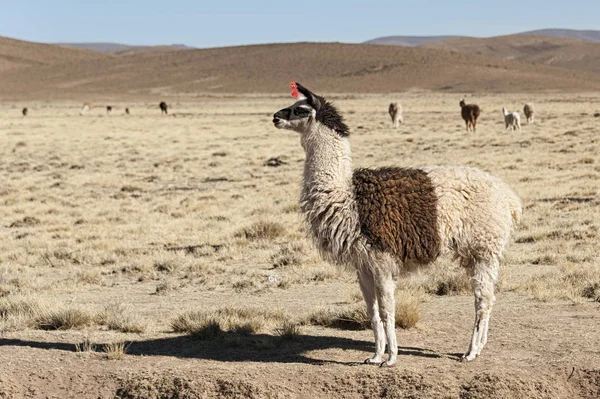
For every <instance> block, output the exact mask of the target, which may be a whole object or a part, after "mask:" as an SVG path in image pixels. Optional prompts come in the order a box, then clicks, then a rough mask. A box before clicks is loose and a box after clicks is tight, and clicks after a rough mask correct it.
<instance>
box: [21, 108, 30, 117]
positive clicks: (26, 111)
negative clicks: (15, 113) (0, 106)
mask: <svg viewBox="0 0 600 399" xmlns="http://www.w3.org/2000/svg"><path fill="white" fill-rule="evenodd" d="M21 112H22V113H23V116H27V113H28V112H29V110H28V109H27V107H25V108H23V111H21Z"/></svg>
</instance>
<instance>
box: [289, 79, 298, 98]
mask: <svg viewBox="0 0 600 399" xmlns="http://www.w3.org/2000/svg"><path fill="white" fill-rule="evenodd" d="M290 88H291V89H292V97H294V98H298V95H299V94H298V86H297V85H296V82H291V83H290Z"/></svg>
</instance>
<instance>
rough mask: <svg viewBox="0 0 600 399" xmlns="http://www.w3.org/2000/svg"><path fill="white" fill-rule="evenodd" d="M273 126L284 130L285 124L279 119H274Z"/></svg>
mask: <svg viewBox="0 0 600 399" xmlns="http://www.w3.org/2000/svg"><path fill="white" fill-rule="evenodd" d="M273 125H274V126H275V127H276V128H277V129H283V125H284V122H283V121H282V120H281V119H279V118H273Z"/></svg>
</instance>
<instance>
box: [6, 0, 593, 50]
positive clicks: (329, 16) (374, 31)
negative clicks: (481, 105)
mask: <svg viewBox="0 0 600 399" xmlns="http://www.w3.org/2000/svg"><path fill="white" fill-rule="evenodd" d="M542 28H568V29H593V30H600V0H571V1H568V2H564V1H556V0H545V1H542V0H531V1H528V0H520V1H512V0H503V1H498V0H496V1H485V0H479V1H476V0H465V1H449V0H445V1H442V0H434V1H426V0H422V1H418V2H417V1H413V2H408V1H398V0H396V1H369V2H367V1H361V2H359V1H352V0H345V1H338V0H335V1H312V0H310V1H309V0H294V1H277V2H276V1H264V0H250V1H238V0H229V1H218V0H212V1H198V0H180V1H176V0H173V1H169V0H160V1H156V0H130V1H127V0H123V1H116V0H108V1H100V0H95V1H88V0H77V1H73V0H63V1H48V0H27V1H8V0H0V36H8V37H13V38H18V39H23V40H30V41H38V42H118V43H125V44H134V45H153V44H174V43H180V44H186V45H189V46H193V47H216V46H230V45H241V44H255V43H273V42H296V41H318V42H333V41H339V42H347V43H357V42H363V41H365V40H369V39H372V38H375V37H379V36H392V35H423V36H425V35H467V36H478V37H484V36H495V35H502V34H510V33H518V32H522V31H528V30H533V29H542Z"/></svg>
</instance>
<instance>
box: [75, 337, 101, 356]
mask: <svg viewBox="0 0 600 399" xmlns="http://www.w3.org/2000/svg"><path fill="white" fill-rule="evenodd" d="M95 351H96V345H95V344H94V343H93V342H92V340H91V339H90V337H85V338H84V339H83V342H81V343H78V344H75V352H79V353H87V352H95Z"/></svg>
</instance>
